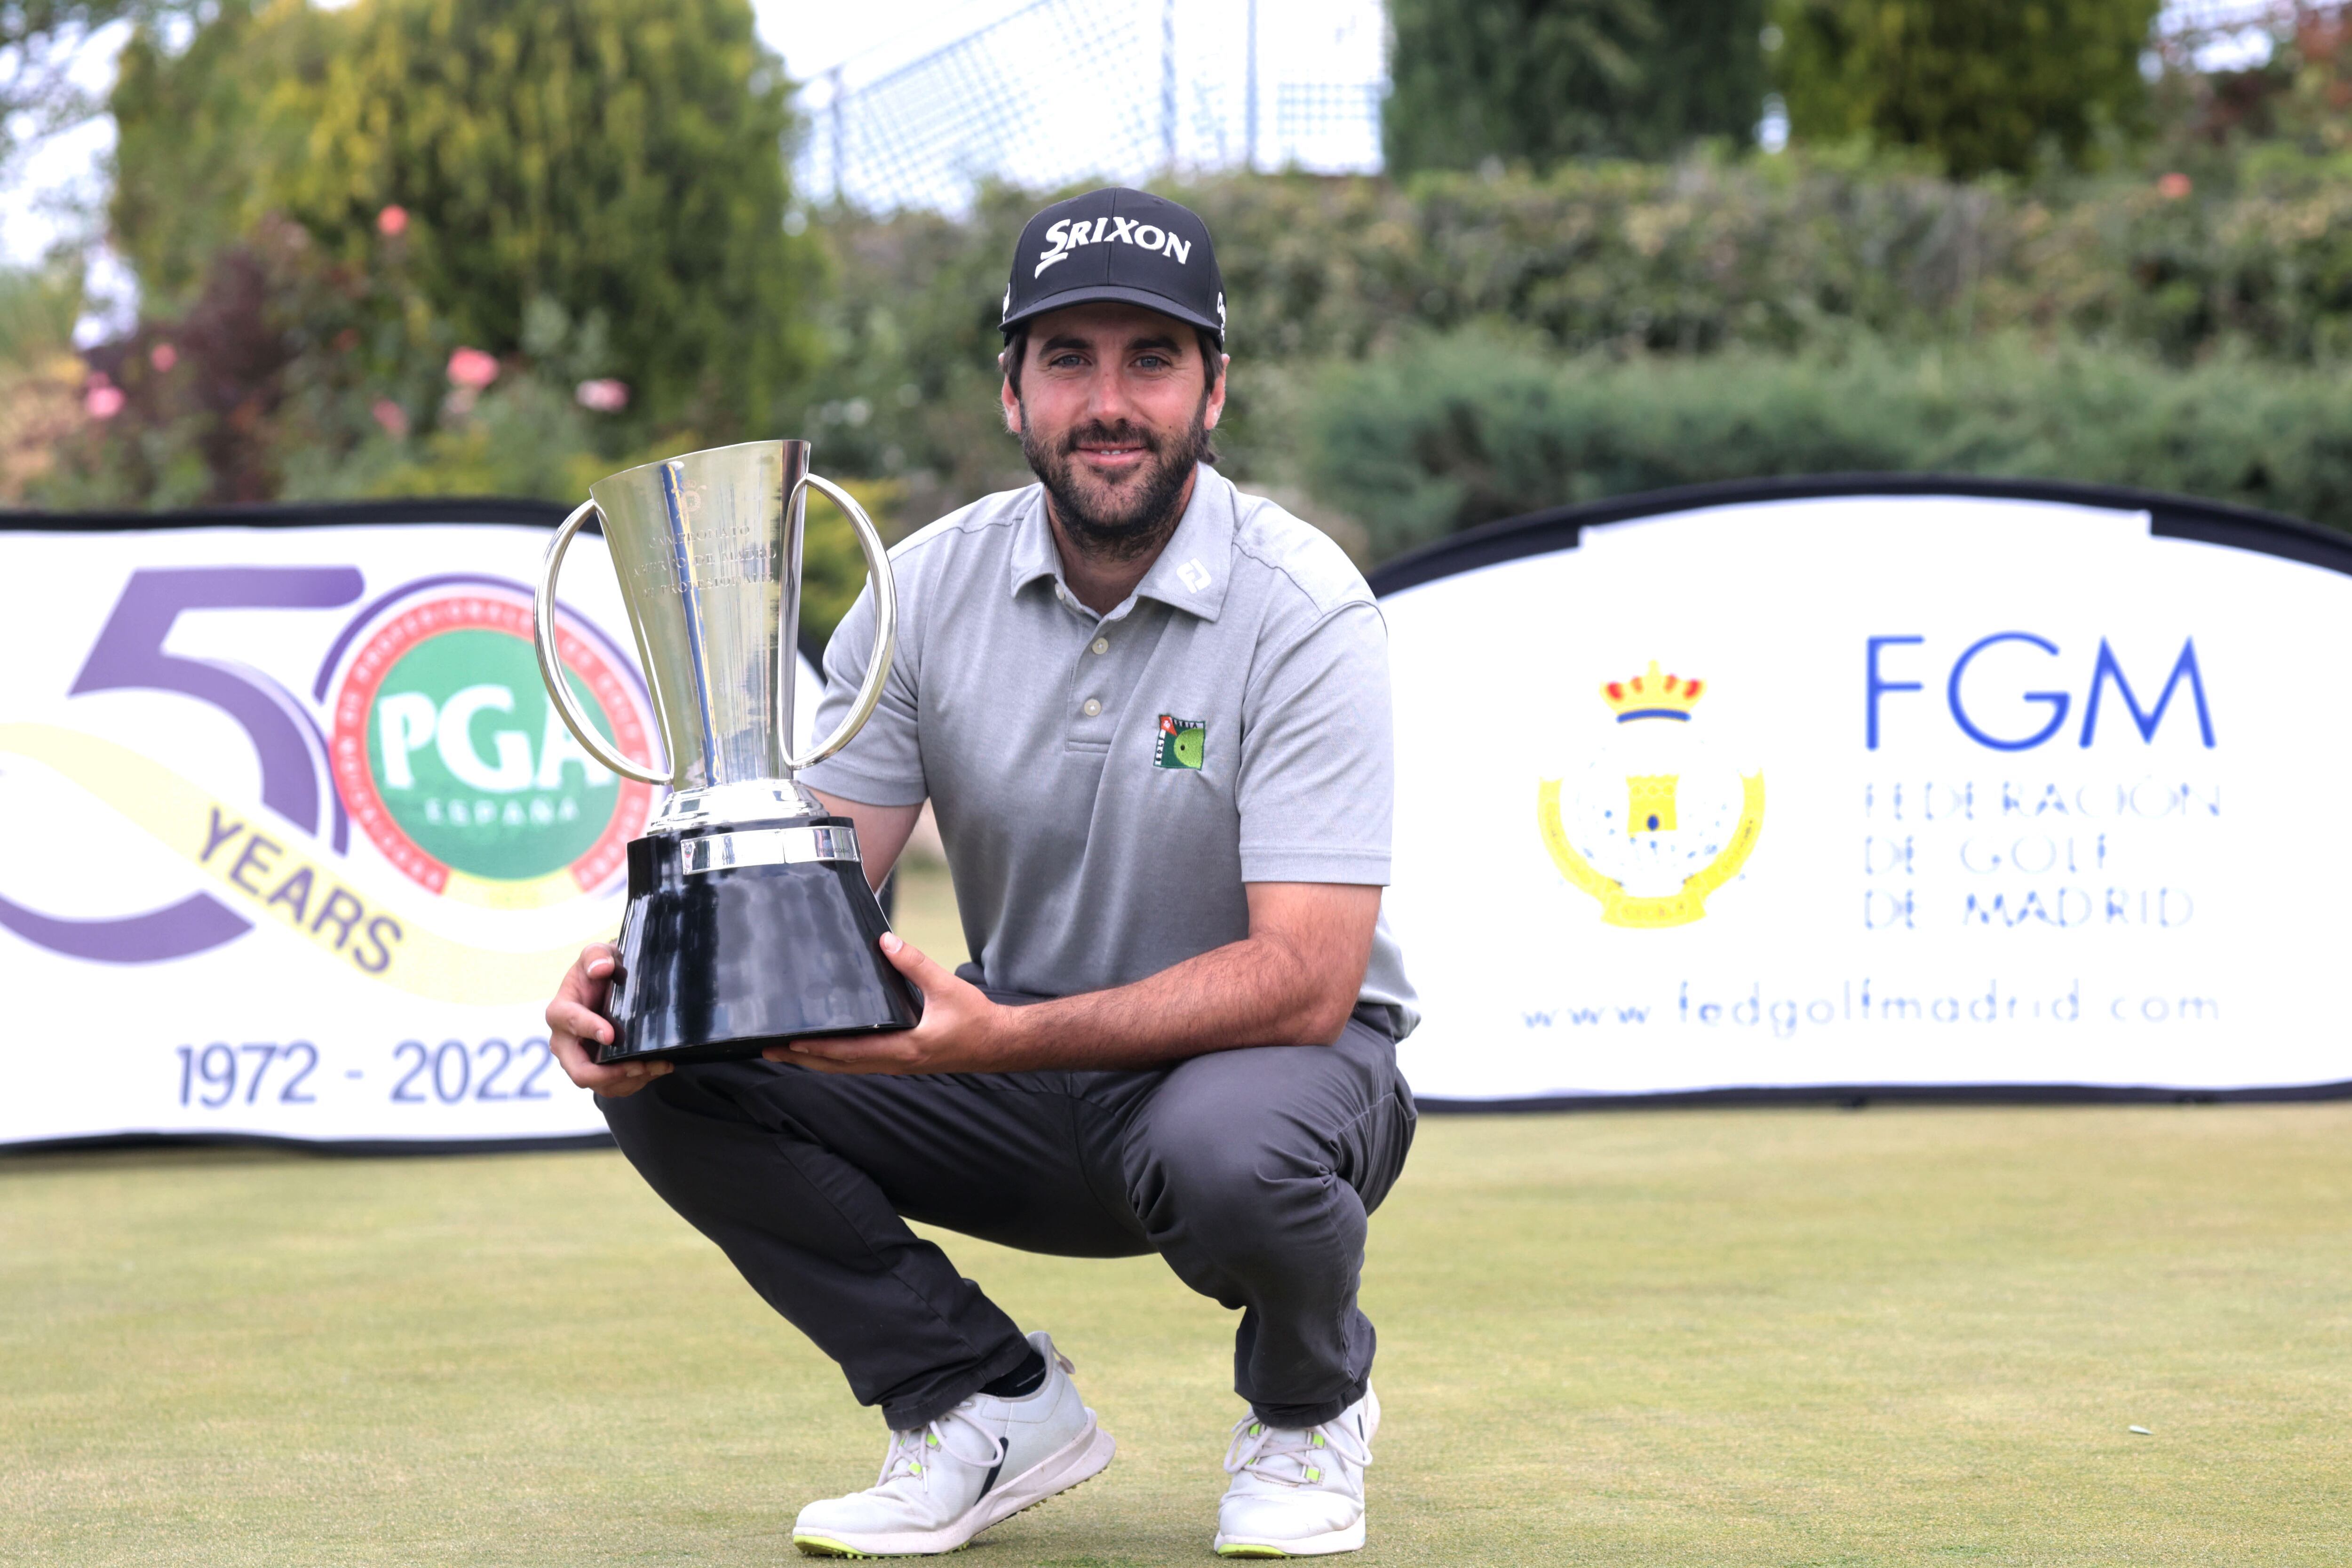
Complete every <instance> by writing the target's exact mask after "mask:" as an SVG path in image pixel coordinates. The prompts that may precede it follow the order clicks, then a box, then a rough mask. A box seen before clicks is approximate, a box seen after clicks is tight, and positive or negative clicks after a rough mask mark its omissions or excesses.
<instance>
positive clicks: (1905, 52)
mask: <svg viewBox="0 0 2352 1568" xmlns="http://www.w3.org/2000/svg"><path fill="white" fill-rule="evenodd" d="M2158 4H2159V0H1965V3H1964V4H1955V3H1953V0H1775V15H1774V21H1775V25H1776V26H1777V27H1778V29H1779V32H1780V38H1781V44H1780V48H1779V50H1778V51H1776V56H1777V58H1776V71H1777V74H1778V76H1779V78H1780V85H1781V89H1782V93H1783V95H1784V97H1785V98H1786V100H1787V101H1788V106H1789V124H1790V133H1791V135H1792V136H1794V137H1796V138H1797V139H1799V140H1801V141H1813V142H1837V141H1843V140H1847V139H1851V138H1868V139H1870V140H1873V141H1875V142H1880V143H1883V144H1886V145H1892V146H1903V147H1918V148H1923V149H1925V150H1927V152H1928V153H1931V154H1932V155H1933V156H1934V157H1935V158H1936V159H1937V161H1938V162H1940V163H1942V165H1943V166H1944V167H1945V168H1947V169H1948V170H1949V171H1950V172H1951V173H1952V174H1954V175H1956V176H1958V177H1960V178H1963V179H1966V178H1969V177H1971V176H1974V175H1977V174H1984V173H1987V172H1989V171H1991V170H1996V169H2006V170H2010V171H2012V172H2021V171H2023V170H2026V169H2028V168H2030V167H2031V166H2032V164H2033V163H2034V162H2035V161H2036V160H2037V158H2038V157H2040V156H2041V155H2042V153H2043V152H2044V151H2045V149H2048V148H2053V147H2054V148H2055V149H2056V150H2057V151H2059V152H2060V153H2063V155H2064V156H2065V157H2066V158H2067V159H2069V160H2070V161H2073V162H2075V163H2080V162H2083V161H2084V159H2085V158H2086V157H2087V156H2088V155H2089V154H2090V153H2092V151H2093V149H2094V143H2095V141H2096V139H2097V137H2098V135H2099V133H2100V132H2102V131H2103V130H2105V129H2106V128H2108V127H2124V128H2130V127H2133V126H2136V125H2137V123H2138V122H2139V121H2140V118H2141V115H2142V111H2143V110H2144V107H2145V104H2146V100H2147V83H2146V81H2145V80H2144V79H2142V77H2141V76H2140V72H2139V58H2140V55H2141V52H2142V51H2143V50H2144V49H2146V48H2147V41H2148V28H2149V25H2150V24H2151V23H2152V22H2153V21H2154V20H2155V18H2156V13H2157V9H2158Z"/></svg>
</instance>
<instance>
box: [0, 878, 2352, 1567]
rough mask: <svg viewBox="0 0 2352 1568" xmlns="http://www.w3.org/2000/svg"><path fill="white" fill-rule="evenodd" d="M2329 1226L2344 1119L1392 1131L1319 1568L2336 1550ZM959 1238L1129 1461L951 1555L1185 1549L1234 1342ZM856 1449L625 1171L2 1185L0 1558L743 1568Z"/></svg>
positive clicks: (827, 1388)
mask: <svg viewBox="0 0 2352 1568" xmlns="http://www.w3.org/2000/svg"><path fill="white" fill-rule="evenodd" d="M898 926H899V929H900V930H902V931H905V932H907V934H908V937H909V939H910V940H912V941H914V942H918V943H919V944H920V945H921V946H922V947H923V948H924V949H925V950H926V951H927V952H930V953H931V955H932V956H934V957H936V958H938V959H940V961H941V962H943V963H953V962H955V961H957V960H959V959H961V957H962V955H963V950H962V941H961V934H960V932H959V931H958V929H957V927H956V924H955V905H954V899H953V896H952V894H951V892H950V890H949V889H948V888H947V886H946V880H945V878H944V877H943V876H942V875H940V870H939V868H938V867H937V866H936V865H933V866H928V867H925V866H918V867H915V868H911V869H910V874H909V875H908V878H907V879H906V880H905V883H904V885H903V886H902V888H901V890H900V899H899V904H898ZM2347 1216H2352V1105H2327V1106H2231V1107H2214V1106H2207V1107H2194V1108H2178V1109H2170V1108H2168V1109H2083V1110H1868V1111H1864V1112H1860V1113H1850V1112H1841V1111H1827V1110H1782V1111H1714V1112H1656V1113H1625V1114H1601V1115H1589V1116H1547V1117H1527V1118H1500V1119H1435V1120H1433V1121H1429V1122H1427V1123H1425V1124H1424V1126H1423V1132H1422V1139H1421V1144H1420V1147H1419V1148H1418V1149H1417V1150H1416V1151H1415V1152H1414V1155H1413V1160H1412V1166H1411V1168H1410V1169H1409V1170H1408V1171H1407V1173H1406V1175H1405V1179H1404V1181H1403V1183H1402V1184H1401V1185H1400V1186H1399V1188H1398V1190H1397V1193H1396V1194H1395V1196H1394V1197H1393V1198H1392V1199H1391V1201H1390V1203H1389V1205H1388V1206H1387V1207H1386V1208H1385V1209H1383V1210H1382V1211H1381V1215H1380V1216H1379V1217H1378V1219H1377V1220H1376V1221H1375V1222H1374V1225H1373V1229H1372V1242H1371V1256H1370V1269H1369V1275H1368V1282H1367V1286H1366V1292H1365V1294H1366V1299H1367V1304H1368V1306H1369V1307H1370V1310H1371V1312H1372V1314H1373V1316H1374V1317H1375V1318H1376V1319H1377V1320H1378V1321H1379V1323H1380V1325H1381V1367H1380V1373H1379V1380H1380V1386H1381V1397H1382V1400H1383V1403H1384V1404H1385V1405H1386V1407H1387V1425H1386V1426H1385V1427H1384V1428H1383V1430H1382V1434H1381V1443H1380V1446H1379V1463H1378V1464H1377V1466H1376V1467H1375V1468H1374V1469H1373V1471H1372V1475H1371V1481H1372V1498H1373V1514H1372V1542H1373V1543H1372V1546H1371V1548H1370V1550H1369V1551H1368V1552H1366V1553H1364V1554H1363V1556H1362V1557H1361V1558H1360V1559H1358V1561H1360V1562H1365V1563H1423V1562H1444V1563H1466V1564H1484V1563H1495V1564H1504V1563H1509V1564H1518V1563H1594V1564H1608V1565H1611V1568H1633V1565H1637V1564H1648V1563H1657V1564H1677V1565H1679V1564H1689V1563H1706V1564H1750V1563H1753V1564H1811V1563H1932V1564H1944V1563H1955V1562H1971V1563H2037V1564H2038V1563H2101V1564H2105V1563H2129V1564H2135V1565H2137V1564H2150V1563H2181V1564H2195V1565H2198V1568H2205V1565H2209V1564H2230V1563H2247V1564H2264V1565H2270V1564H2281V1563H2346V1562H2352V1546H2347V1525H2352V1221H2348V1220H2347ZM954 1246H955V1247H956V1251H957V1256H958V1257H959V1258H961V1260H962V1261H963V1263H964V1265H965V1267H966V1268H968V1269H969V1270H970V1271H971V1273H972V1274H973V1275H974V1276H975V1277H976V1278H978V1279H982V1280H983V1281H985V1282H986V1283H987V1284H988V1286H989V1288H990V1289H992V1291H994V1292H995V1294H996V1295H997V1297H998V1298H999V1300H1003V1302H1004V1303H1005V1304H1006V1305H1007V1306H1008V1307H1009V1308H1010V1309H1011V1310H1013V1314H1014V1315H1015V1316H1016V1317H1017V1318H1018V1319H1020V1321H1022V1322H1023V1323H1024V1324H1025V1325H1029V1326H1034V1327H1038V1328H1045V1329H1049V1330H1051V1331H1053V1332H1054V1333H1055V1336H1056V1337H1057V1338H1058V1339H1059V1340H1060V1341H1061V1342H1062V1344H1063V1346H1064V1348H1065V1349H1066V1351H1068V1352H1069V1353H1070V1354H1071V1355H1072V1356H1073V1357H1074V1358H1076V1361H1077V1362H1078V1366H1079V1382H1080V1385H1081V1386H1082V1387H1083V1388H1084V1389H1085V1390H1086V1391H1087V1395H1088V1397H1089V1398H1090V1399H1091V1400H1092V1401H1093V1403H1094V1404H1095V1405H1096V1406H1097V1409H1099V1410H1100V1411H1101V1412H1102V1415H1103V1418H1104V1422H1105V1425H1107V1426H1108V1427H1109V1428H1110V1430H1111V1431H1112V1432H1113V1433H1114V1434H1116V1435H1117V1436H1118V1439H1119V1442H1120V1454H1119V1458H1118V1462H1117V1463H1116V1464H1115V1465H1113V1467H1112V1468H1111V1470H1110V1472H1109V1474H1108V1475H1107V1476H1106V1477H1104V1478H1103V1479H1100V1480H1098V1481H1097V1482H1094V1483H1093V1484H1091V1485H1088V1486H1087V1487H1085V1488H1083V1489H1080V1490H1079V1491H1077V1492H1075V1493H1073V1494H1072V1495H1070V1496H1069V1497H1066V1498H1063V1499H1060V1500H1056V1501H1055V1502H1052V1503H1049V1504H1047V1505H1046V1506H1045V1508H1042V1509H1039V1510H1034V1512H1032V1513H1030V1514H1026V1515H1024V1516H1022V1517H1021V1518H1019V1519H1016V1520H1014V1521H1011V1522H1009V1523H1007V1524H1005V1525H1003V1526H1001V1527H1000V1528H999V1529H997V1530H996V1531H993V1532H992V1533H991V1534H990V1535H989V1536H987V1537H985V1538H983V1541H982V1544H981V1545H980V1546H979V1547H977V1548H975V1549H974V1555H972V1556H970V1557H967V1558H964V1559H963V1560H962V1561H965V1562H967V1563H980V1564H983V1565H984V1564H986V1563H1001V1564H1007V1565H1011V1564H1031V1563H1037V1564H1066V1565H1072V1568H1075V1565H1078V1564H1157V1563H1205V1562H1208V1561H1211V1559H1210V1558H1209V1554H1208V1539H1209V1535H1210V1532H1211V1530H1212V1528H1213V1519H1214V1516H1215V1507H1216V1498H1217V1494H1218V1492H1219V1490H1220V1489H1222V1487H1223V1479H1224V1478H1223V1473H1222V1472H1221V1471H1220V1470H1219V1468H1218V1465H1217V1461H1218V1460H1219V1459H1220V1458H1222V1457H1223V1451H1224V1430H1225V1426H1226V1424H1227V1423H1228V1422H1230V1421H1231V1420H1232V1419H1233V1418H1234V1416H1235V1415H1238V1414H1239V1413H1240V1408H1239V1405H1238V1404H1237V1402H1236V1401H1234V1398H1233V1396H1232V1394H1230V1392H1229V1391H1228V1389H1227V1387H1226V1380H1227V1373H1228V1369H1229V1366H1230V1350H1229V1345H1230V1341H1229V1339H1228V1335H1229V1333H1230V1330H1231V1321H1230V1320H1229V1319H1228V1318H1227V1316H1226V1314H1224V1313H1223V1312H1222V1311H1220V1310H1218V1309H1216V1308H1215V1307H1214V1306H1213V1305H1212V1304H1210V1303H1209V1302H1206V1301H1203V1300H1200V1299H1198V1298H1196V1297H1194V1296H1192V1294H1190V1293H1189V1292H1188V1291H1186V1290H1185V1289H1183V1288H1182V1287H1181V1286H1180V1285H1178V1284H1177V1283H1176V1282H1175V1281H1174V1280H1173V1279H1171V1277H1170V1276H1169V1275H1168V1274H1167V1273H1166V1271H1165V1270H1164V1269H1163V1268H1161V1267H1160V1265H1159V1263H1158V1262H1157V1261H1155V1260H1152V1259H1149V1258H1144V1259H1135V1260H1130V1261H1125V1262H1113V1263H1103V1262H1077V1261H1071V1260H1067V1259H1058V1258H1025V1257H1023V1256H1020V1255H1018V1254H1014V1253H1008V1252H1005V1251H1003V1250H1002V1249H999V1248H996V1247H986V1246H983V1245H981V1244H979V1243H974V1242H963V1241H958V1242H955V1243H954ZM2132 1426H2145V1427H2147V1428H2148V1429H2149V1435H2148V1436H2134V1435H2133V1434H2132V1433H2131V1432H2130V1430H2129V1428H2130V1427H2132ZM880 1456H881V1428H880V1423H879V1421H878V1420H877V1418H876V1417H875V1416H874V1415H871V1414H870V1413H869V1412H866V1411H862V1410H860V1409H858V1408H857V1407H856V1405H854V1404H853V1403H852V1402H851V1400H850V1398H849V1396H848V1394H847V1393H846V1392H845V1390H844V1389H843V1388H842V1387H841V1385H840V1383H839V1380H838V1378H837V1376H836V1375H835V1373H834V1372H833V1370H832V1368H831V1367H830V1366H829V1365H828V1364H827V1363H824V1361H823V1360H821V1359H820V1358H819V1357H818V1356H817V1355H815V1354H814V1352H812V1351H810V1350H809V1349H808V1348H807V1347H806V1345H804V1344H803V1342H800V1341H799V1339H798V1338H797V1337H796V1336H794V1335H793V1333H792V1332H791V1331H790V1330H789V1329H787V1328H785V1327H784V1326H783V1325H782V1324H781V1323H779V1322H778V1321H775V1320H774V1319H773V1318H772V1317H771V1316H770V1315H769V1314H768V1312H767V1310H766V1309H765V1308H763V1307H762V1306H761V1305H760V1303H759V1302H758V1301H757V1300H755V1299H754V1298H753V1297H752V1296H751V1292H750V1291H749V1290H748V1289H745V1288H744V1287H743V1286H742V1285H741V1284H740V1282H739V1281H738V1280H737V1279H736V1278H735V1276H734V1274H733V1272H732V1271H731V1270H730V1268H728V1267H727V1265H726V1263H725V1261H724V1260H723V1259H721V1258H719V1255H718V1253H717V1252H716V1251H714V1250H713V1249H712V1248H711V1247H709V1246H708V1245H706V1244H705V1243H704V1242H703V1241H702V1240H701V1239H700V1237H697V1236H695V1235H694V1234H693V1233H692V1232H690V1231H688V1229H687V1228H686V1227H685V1226H683V1225H682V1224H680V1223H679V1222H678V1221H677V1220H676V1219H674V1218H673V1217H672V1216H671V1215H669V1214H668V1213H667V1211H666V1210H665V1209H663V1208H662V1207H661V1206H660V1205H659V1204H658V1203H656V1201H655V1200H654V1199H653V1198H652V1197H651V1196H650V1195H649V1194H647V1193H646V1190H645V1188H644V1187H643V1186H641V1185H640V1184H638V1183H637V1181H636V1180H635V1176H634V1175H633V1174H632V1173H630V1171H629V1170H628V1168H627V1167H626V1166H625V1164H624V1163H622V1162H621V1161H620V1160H619V1158H618V1157H617V1156H614V1155H613V1154H610V1153H561V1154H544V1155H499V1156H484V1157H478V1158H467V1159H414V1160H345V1159H328V1158H317V1157H308V1156H302V1155H295V1154H280V1153H268V1152H237V1151H224V1150H187V1151H177V1152H140V1153H110V1154H31V1155H18V1156H14V1157H0V1559H5V1560H6V1561H10V1562H25V1563H42V1564H83V1563H125V1564H142V1565H144V1564H150V1563H204V1564H211V1563H285V1564H289V1565H294V1568H313V1565H321V1564H330V1563H384V1564H409V1563H431V1564H475V1563H516V1564H530V1565H532V1568H547V1565H554V1564H570V1563H777V1562H779V1561H782V1560H785V1559H788V1558H792V1556H793V1554H792V1552H791V1548H790V1545H789V1543H788V1542H786V1540H785V1538H784V1535H783V1531H784V1530H785V1529H786V1527H787V1526H788V1525H789V1524H790V1522H791V1521H792V1516H793V1512H794V1510H796V1509H797V1508H798V1506H799V1504H800V1503H801V1502H802V1501H803V1500H804V1499H806V1498H809V1497H812V1496H815V1495H818V1494H821V1493H827V1492H833V1491H838V1490H844V1489H848V1488H851V1487H856V1486H862V1485H865V1484H866V1483H867V1482H869V1481H870V1480H871V1479H872V1478H873V1469H874V1466H875V1464H876V1463H877V1460H878V1459H879V1458H880Z"/></svg>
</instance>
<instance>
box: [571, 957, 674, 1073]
mask: <svg viewBox="0 0 2352 1568" xmlns="http://www.w3.org/2000/svg"><path fill="white" fill-rule="evenodd" d="M612 978H613V950H612V948H611V947H610V946H609V945H607V944H606V943H604V942H590V943H589V944H588V945H587V946H586V947H583V948H582V949H581V950H580V960H579V962H578V963H574V964H573V965H572V967H571V968H570V969H569V970H567V971H565V972H564V975H563V984H562V985H559V986H558V987H556V991H555V1000H554V1001H552V1002H550V1003H549V1004H548V1005H547V1048H548V1049H549V1050H551V1051H552V1052H554V1053H555V1059H556V1060H557V1061H560V1062H562V1064H563V1070H564V1071H565V1072H567V1073H569V1074H571V1075H572V1082H573V1083H576V1084H578V1085H579V1086H580V1087H581V1088H583V1089H594V1090H595V1091H596V1092H597V1093H598V1094H601V1095H605V1096H608V1097H618V1096H621V1095H625V1094H635V1093H636V1092H637V1090H639V1089H643V1088H645V1087H646V1085H647V1084H649V1083H651V1082H653V1080H654V1079H657V1078H659V1077H661V1076H662V1074H664V1073H666V1072H667V1071H669V1070H670V1066H671V1064H670V1063H668V1062H665V1061H635V1062H614V1063H613V1064H612V1065H611V1066H610V1067H606V1066H603V1065H601V1064H599V1063H598V1062H597V1060H596V1059H595V1058H594V1057H593V1056H591V1055H590V1054H589V1051H588V1042H589V1041H591V1040H593V1041H594V1042H596V1043H597V1044H598V1045H610V1044H612V1041H613V1026H612V1025H610V1024H608V1023H606V1022H605V1021H604V1017H603V1016H602V1015H600V1014H599V1013H598V1012H597V1011H596V1008H597V1005H598V1004H600V1003H602V1002H603V1001H604V986H605V984H606V983H607V982H609V981H610V980H611V979H612Z"/></svg>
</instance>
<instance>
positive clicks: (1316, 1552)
mask: <svg viewBox="0 0 2352 1568" xmlns="http://www.w3.org/2000/svg"><path fill="white" fill-rule="evenodd" d="M1380 1426H1381V1401H1380V1396H1379V1395H1377V1394H1374V1393H1373V1392H1372V1391H1371V1390H1370V1389H1369V1388H1367V1389H1365V1390H1364V1396H1363V1397H1362V1398H1361V1399H1359V1400H1358V1401H1356V1403H1355V1404H1353V1405H1349V1406H1348V1408H1347V1409H1345V1410H1342V1411H1341V1412H1339V1415H1335V1416H1333V1417H1332V1418H1331V1419H1330V1420H1328V1421H1326V1422H1325V1423H1323V1425H1321V1426H1309V1427H1307V1429H1305V1430H1304V1431H1299V1430H1297V1429H1294V1428H1289V1427H1282V1426H1267V1425H1265V1423H1264V1422H1262V1421H1260V1420H1258V1419H1257V1418H1256V1417H1255V1415H1245V1416H1244V1417H1242V1419H1241V1420H1239V1421H1237V1422H1235V1423H1234V1446H1233V1447H1232V1449H1231V1450H1230V1451H1229V1452H1228V1453H1227V1454H1226V1455H1225V1473H1226V1474H1228V1475H1230V1476H1232V1477H1233V1478H1234V1479H1233V1484H1232V1485H1231V1486H1229V1487H1227V1488H1226V1489H1225V1496H1224V1500H1223V1501H1222V1502H1220V1503H1218V1504H1217V1541H1216V1547H1217V1555H1218V1556H1220V1557H1319V1556H1321V1555H1322V1554H1323V1553H1325V1552H1354V1551H1357V1550H1359V1549H1360V1547H1362V1545H1363V1544H1364V1467H1366V1466H1367V1465H1370V1463H1371V1462H1372V1434H1373V1433H1375V1432H1377V1431H1379V1430H1380Z"/></svg>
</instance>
